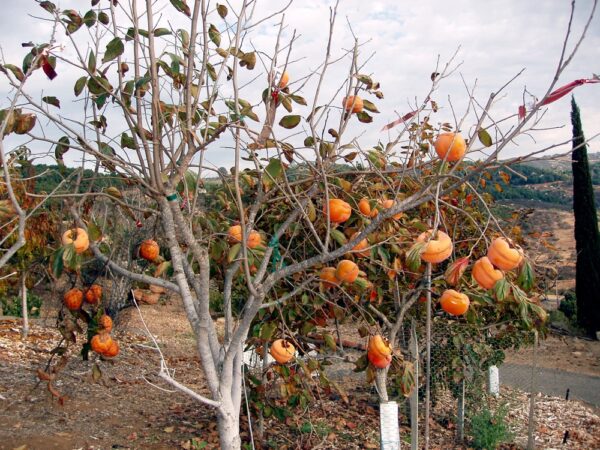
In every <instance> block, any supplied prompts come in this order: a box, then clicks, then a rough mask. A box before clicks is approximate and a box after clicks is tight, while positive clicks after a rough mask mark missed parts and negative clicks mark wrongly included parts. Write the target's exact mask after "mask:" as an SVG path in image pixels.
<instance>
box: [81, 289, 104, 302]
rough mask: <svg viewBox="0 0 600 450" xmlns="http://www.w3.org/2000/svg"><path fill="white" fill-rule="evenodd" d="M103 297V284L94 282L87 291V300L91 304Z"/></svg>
mask: <svg viewBox="0 0 600 450" xmlns="http://www.w3.org/2000/svg"><path fill="white" fill-rule="evenodd" d="M101 298H102V286H100V285H97V284H92V285H91V286H90V287H89V288H87V290H86V291H85V301H86V302H88V303H89V304H90V305H95V304H97V303H98V302H99V301H100V299H101Z"/></svg>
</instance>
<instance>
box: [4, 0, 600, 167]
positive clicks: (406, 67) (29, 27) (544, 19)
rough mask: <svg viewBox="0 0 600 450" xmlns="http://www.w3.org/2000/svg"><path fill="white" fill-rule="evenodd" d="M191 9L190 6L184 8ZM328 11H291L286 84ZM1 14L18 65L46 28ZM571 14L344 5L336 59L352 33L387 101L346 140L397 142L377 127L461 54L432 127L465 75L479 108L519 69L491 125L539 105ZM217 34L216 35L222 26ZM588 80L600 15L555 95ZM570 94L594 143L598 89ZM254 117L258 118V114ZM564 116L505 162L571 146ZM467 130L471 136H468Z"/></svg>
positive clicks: (562, 6)
mask: <svg viewBox="0 0 600 450" xmlns="http://www.w3.org/2000/svg"><path fill="white" fill-rule="evenodd" d="M102 2H107V0H102ZM56 3H57V4H59V5H60V6H61V7H62V8H74V9H78V10H79V11H82V12H85V11H86V10H87V9H89V0H85V1H84V0H63V1H56ZM138 3H139V4H142V3H143V2H141V1H140V2H138ZM188 3H191V1H190V0H188ZM213 3H214V2H213ZM284 3H285V2H284V1H283V0H257V6H256V10H255V14H254V18H255V20H258V19H260V18H262V17H266V16H268V15H269V14H271V13H273V12H274V11H276V10H278V9H279V8H281V6H282V5H283V4H284ZM230 4H231V6H233V7H235V6H237V5H239V4H240V1H232V2H230ZM333 4H334V2H333V1H331V0H303V1H297V0H296V1H294V2H293V3H292V5H291V6H290V8H289V10H288V11H287V13H286V17H285V19H286V23H287V27H286V30H285V32H284V38H288V39H289V37H290V36H291V35H292V32H293V31H294V30H296V33H297V34H298V35H299V39H298V40H297V41H296V42H295V44H294V46H293V52H292V57H291V59H292V60H293V61H294V62H293V64H292V65H291V66H290V68H289V71H290V73H291V74H292V81H294V80H297V79H299V78H302V77H305V76H307V75H308V74H310V73H311V72H312V71H313V70H314V69H315V68H317V67H318V64H319V63H320V61H322V58H323V55H324V51H325V44H326V39H327V31H328V17H329V8H330V7H331V6H332V5H333ZM82 5H84V6H83V7H82ZM2 6H3V14H2V15H0V26H1V28H0V29H2V35H1V37H0V45H1V47H2V50H3V54H4V57H5V59H6V61H7V62H12V63H15V64H17V65H20V64H21V61H22V58H23V55H24V49H22V48H21V47H20V43H21V42H24V41H30V40H31V41H33V42H43V41H45V40H47V37H48V33H49V26H48V25H46V24H44V23H42V22H40V21H39V20H36V19H35V18H32V17H31V16H29V14H32V13H34V14H36V15H44V12H43V11H42V10H41V9H40V8H39V6H37V4H36V3H35V2H34V1H33V0H2ZM591 6H592V1H591V0H579V1H578V2H577V10H576V16H575V21H574V26H573V31H574V36H578V35H579V33H580V32H581V30H582V26H583V20H584V18H585V17H586V16H587V14H588V13H589V11H590V8H591ZM569 12H570V1H568V0H544V1H525V0H486V1H476V0H470V1H469V0H435V1H433V0H432V1H427V0H423V1H421V2H414V1H411V2H408V1H392V0H387V1H370V2H367V1H365V0H342V1H340V7H339V11H338V20H337V28H336V31H335V38H334V40H333V45H332V50H333V55H334V57H337V56H340V55H342V54H343V51H344V49H348V48H350V47H351V46H352V42H353V39H352V34H351V32H350V29H349V24H350V25H351V27H352V30H353V32H354V34H355V35H356V36H357V38H358V39H359V41H360V42H361V43H364V44H363V45H362V46H361V50H360V57H361V59H362V61H364V60H365V59H366V58H368V57H369V56H371V54H372V57H371V59H370V60H369V61H368V63H367V65H366V67H365V69H364V72H366V73H369V74H371V75H372V76H373V78H375V79H376V80H378V81H380V82H381V84H382V90H383V92H384V94H385V98H384V99H383V100H377V99H375V97H369V99H370V100H372V101H374V102H375V103H376V104H377V106H378V108H379V110H380V111H381V114H378V115H376V116H375V120H374V123H373V124H372V125H371V126H364V125H362V124H359V123H358V122H357V121H356V120H354V122H353V124H352V127H351V128H350V130H349V131H350V133H351V135H352V136H357V137H358V141H359V142H360V144H361V145H362V146H363V147H366V148H368V147H369V146H372V145H374V144H376V143H377V141H378V140H382V141H384V142H386V141H387V140H389V139H390V138H393V137H394V133H393V132H392V133H391V134H388V133H387V132H383V133H382V132H380V131H379V130H380V129H381V127H382V126H383V125H384V124H386V123H388V122H390V121H392V120H394V119H396V118H397V117H398V116H397V114H404V113H406V112H408V111H410V109H411V107H410V104H414V102H415V99H418V100H422V99H423V97H424V96H425V95H426V94H427V92H428V89H429V85H430V79H429V77H430V74H431V73H432V72H433V70H434V68H435V64H436V61H437V59H438V55H439V57H440V58H441V60H442V61H446V60H447V59H448V58H449V57H450V56H451V55H452V54H453V53H454V51H455V50H456V49H457V48H458V47H459V46H460V47H461V48H460V51H459V53H458V57H457V61H458V62H462V65H461V66H460V68H459V70H458V71H457V72H456V73H455V74H454V75H453V76H452V77H451V78H449V79H447V80H444V82H443V83H442V84H441V86H440V89H439V90H438V92H437V93H435V95H434V97H433V98H434V99H435V100H436V101H437V102H438V103H439V104H440V105H441V106H442V110H441V111H440V112H439V113H438V114H437V116H436V121H450V122H453V119H452V114H451V111H450V110H449V108H448V105H449V103H448V99H449V98H450V99H451V101H452V104H453V105H454V107H455V108H456V110H457V111H458V113H459V115H460V114H462V112H463V111H464V109H465V107H466V98H467V96H466V92H465V88H464V86H463V82H462V80H461V75H462V77H464V79H465V81H466V82H467V83H468V84H469V85H472V84H473V83H474V82H475V80H477V82H478V89H477V91H476V97H477V98H478V100H479V101H480V102H481V103H485V101H486V100H487V97H488V96H489V94H490V92H492V91H494V90H495V89H497V88H498V87H500V86H502V85H503V84H504V83H506V82H507V81H508V80H509V79H510V78H511V77H512V76H514V75H515V74H516V73H518V72H519V71H520V70H521V69H523V68H525V69H526V70H525V72H524V73H523V74H522V75H521V76H520V77H519V78H518V79H517V80H516V81H515V82H514V83H513V84H512V85H511V86H510V87H509V88H508V89H507V90H506V91H505V96H503V97H502V98H500V99H499V100H498V103H497V105H495V113H494V114H495V117H497V118H499V117H505V116H507V115H509V114H513V113H516V111H517V108H518V106H519V104H520V103H521V102H522V95H523V89H524V88H527V90H528V92H530V93H532V94H534V95H536V96H539V97H541V96H542V95H543V94H544V93H545V91H546V89H547V87H548V85H549V83H550V81H551V79H552V76H553V74H554V70H555V68H556V65H557V62H558V57H559V55H560V49H561V45H562V42H563V38H564V34H565V30H566V27H567V21H568V17H569ZM180 20H182V17H181V15H180V14H178V13H176V12H175V11H174V10H173V9H172V8H171V7H169V8H166V9H165V10H164V13H163V16H162V21H163V22H162V23H163V26H168V23H167V21H168V22H169V23H172V24H177V23H179V21H180ZM215 24H216V25H217V26H222V22H221V24H219V21H218V18H217V19H216V20H215ZM276 25H277V23H276V21H275V20H270V21H267V22H264V23H263V24H261V25H260V26H259V27H257V30H256V32H255V33H254V34H252V35H251V36H250V37H249V39H250V40H249V41H247V43H250V42H251V43H252V44H253V45H254V46H256V47H257V48H262V49H266V50H267V51H268V50H269V49H272V48H273V42H274V37H275V35H276V32H277V26H276ZM60 39H63V40H65V42H66V38H65V37H64V34H62V33H60V34H59V40H60ZM348 62H349V60H348V59H347V58H346V59H343V60H342V61H340V62H339V63H338V64H337V65H336V66H335V67H334V68H333V70H332V71H330V73H329V76H328V78H327V79H326V81H325V85H324V90H323V92H324V94H323V99H329V98H334V96H335V95H336V94H335V93H336V90H337V89H338V88H339V86H340V84H341V83H342V82H343V79H344V77H345V76H346V74H347V72H348ZM259 70H261V67H260V65H257V69H256V72H258V71H259ZM58 72H59V77H58V78H57V79H56V80H54V81H53V82H52V84H51V88H52V92H53V95H56V94H59V96H60V93H62V92H65V93H70V92H72V89H73V87H72V86H73V82H74V80H75V79H76V78H77V77H79V76H80V74H75V73H72V72H71V71H70V70H69V69H68V68H67V67H66V66H64V65H62V66H60V67H59V68H58ZM592 73H600V11H597V13H596V17H595V18H594V20H593V23H592V25H591V27H590V30H589V32H588V35H587V37H586V39H585V41H584V42H583V44H582V45H581V48H580V50H579V52H578V54H577V56H576V57H575V59H574V60H573V62H572V64H571V65H570V67H569V68H568V69H567V70H566V71H565V72H564V73H563V74H562V76H561V80H560V81H559V83H558V86H561V85H563V84H566V83H568V82H570V81H573V80H575V79H579V78H588V77H591V76H592ZM252 75H256V73H253V74H252ZM43 87H45V89H46V92H48V91H47V90H48V88H49V85H48V81H47V80H46V79H45V78H44V75H43V74H42V73H41V72H39V73H36V74H35V75H34V77H33V79H32V80H31V83H30V86H29V89H30V90H31V91H32V92H36V90H37V91H39V89H40V88H43ZM293 87H294V85H293V84H292V88H293ZM311 88H312V85H310V84H309V85H307V86H306V88H305V91H303V92H300V94H302V95H305V96H306V97H307V99H309V98H311V97H312V92H313V90H312V89H311ZM262 89H264V84H263V85H261V86H258V87H256V89H251V90H250V91H251V92H253V94H252V95H253V96H254V97H253V98H248V100H250V101H252V102H258V101H259V99H260V93H261V92H262ZM574 94H575V97H576V100H577V102H578V104H579V106H580V109H581V113H582V120H583V125H584V131H585V133H586V136H587V137H592V136H593V135H595V134H598V133H600V84H595V85H591V84H590V85H585V86H582V87H579V88H577V89H576V90H575V91H574ZM38 95H39V94H38ZM46 95H47V94H46ZM247 96H248V95H246V97H247ZM7 101H8V100H7V86H6V83H5V82H4V80H2V81H1V82H0V105H1V106H2V107H5V106H6V105H7ZM336 102H337V100H336ZM62 110H63V112H68V111H69V105H64V106H63V108H62ZM257 112H258V113H259V114H260V113H261V112H262V111H257ZM298 112H299V113H300V114H303V115H304V116H306V115H307V114H308V112H307V111H306V109H304V110H302V109H300V110H299V111H298ZM569 112H570V96H567V97H564V98H562V99H561V100H559V101H557V102H556V103H553V104H551V105H549V106H548V111H547V114H546V117H545V120H544V127H547V128H552V127H561V128H558V129H551V130H547V131H544V132H543V133H542V132H539V133H537V134H536V135H535V136H534V137H535V139H536V142H534V141H533V140H532V139H521V140H519V141H518V142H517V143H516V144H515V146H513V147H511V148H510V149H508V151H507V153H506V154H505V156H513V155H517V154H525V153H528V152H529V151H532V150H534V149H537V148H541V147H543V146H545V145H550V144H552V143H557V142H560V141H564V140H567V139H569V138H570V135H571V130H570V124H569ZM466 128H467V131H468V127H466ZM294 131H296V130H294ZM12 142H13V141H12V140H10V141H9V143H12ZM560 150H562V151H567V150H568V145H567V146H563V147H562V148H560V149H558V150H557V151H560ZM590 150H591V151H600V138H598V139H596V140H595V141H593V142H592V143H591V146H590ZM228 155H230V153H229V152H224V151H223V149H222V148H220V147H219V146H215V147H213V148H212V149H211V150H210V151H209V158H210V160H211V161H212V162H213V163H214V164H215V165H217V166H219V165H229V164H228V161H230V157H229V156H228Z"/></svg>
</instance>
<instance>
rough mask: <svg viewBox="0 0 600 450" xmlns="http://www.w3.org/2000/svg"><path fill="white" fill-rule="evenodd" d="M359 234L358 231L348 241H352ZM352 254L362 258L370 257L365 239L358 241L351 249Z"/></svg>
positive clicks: (367, 242)
mask: <svg viewBox="0 0 600 450" xmlns="http://www.w3.org/2000/svg"><path fill="white" fill-rule="evenodd" d="M359 234H360V231H357V232H356V233H354V234H353V235H352V236H351V237H350V240H351V241H352V240H354V239H355V238H356V237H357V236H358V235H359ZM352 253H353V254H355V255H356V256H362V257H363V258H368V257H369V256H371V250H370V249H369V241H367V239H363V240H362V241H360V242H359V243H358V244H356V245H355V246H354V247H352Z"/></svg>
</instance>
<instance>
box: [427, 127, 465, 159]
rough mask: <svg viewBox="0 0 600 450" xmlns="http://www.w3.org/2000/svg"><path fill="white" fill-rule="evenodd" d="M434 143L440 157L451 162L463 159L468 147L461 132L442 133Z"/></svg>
mask: <svg viewBox="0 0 600 450" xmlns="http://www.w3.org/2000/svg"><path fill="white" fill-rule="evenodd" d="M433 145H434V147H435V152H436V153H437V155H438V156H439V157H440V159H444V160H446V161H449V162H455V161H458V160H459V159H461V158H462V157H463V156H464V155H465V150H466V148H467V143H466V142H465V140H464V138H463V137H462V136H461V135H460V133H441V134H440V135H439V136H438V138H437V139H436V140H435V142H434V144H433Z"/></svg>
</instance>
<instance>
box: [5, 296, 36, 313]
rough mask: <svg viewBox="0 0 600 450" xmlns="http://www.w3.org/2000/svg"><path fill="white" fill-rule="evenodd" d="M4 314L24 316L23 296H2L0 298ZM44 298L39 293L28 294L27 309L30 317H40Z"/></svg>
mask: <svg viewBox="0 0 600 450" xmlns="http://www.w3.org/2000/svg"><path fill="white" fill-rule="evenodd" d="M0 306H1V307H2V314H3V315H5V316H14V317H22V315H21V297H20V296H18V297H2V298H0ZM41 306H42V298H41V297H38V296H37V295H33V294H29V295H28V296H27V310H28V311H29V317H39V315H40V307H41Z"/></svg>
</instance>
